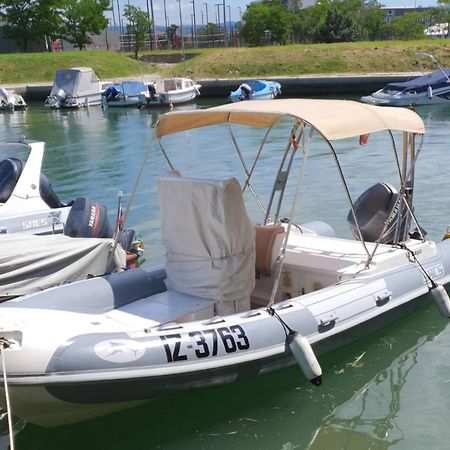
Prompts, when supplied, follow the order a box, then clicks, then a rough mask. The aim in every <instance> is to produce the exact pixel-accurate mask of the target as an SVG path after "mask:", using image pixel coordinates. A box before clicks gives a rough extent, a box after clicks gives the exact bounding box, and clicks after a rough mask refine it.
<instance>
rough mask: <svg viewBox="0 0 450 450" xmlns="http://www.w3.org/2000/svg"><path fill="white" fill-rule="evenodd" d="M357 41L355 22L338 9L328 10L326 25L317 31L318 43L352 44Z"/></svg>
mask: <svg viewBox="0 0 450 450" xmlns="http://www.w3.org/2000/svg"><path fill="white" fill-rule="evenodd" d="M357 39H358V32H357V29H356V24H355V22H354V21H353V20H352V19H351V18H350V17H349V16H348V15H346V14H344V13H343V12H341V11H340V10H339V9H338V8H336V7H331V8H330V9H328V11H327V14H326V16H325V21H324V23H323V24H322V25H321V26H319V28H318V29H317V40H318V42H327V43H331V42H352V41H356V40H357Z"/></svg>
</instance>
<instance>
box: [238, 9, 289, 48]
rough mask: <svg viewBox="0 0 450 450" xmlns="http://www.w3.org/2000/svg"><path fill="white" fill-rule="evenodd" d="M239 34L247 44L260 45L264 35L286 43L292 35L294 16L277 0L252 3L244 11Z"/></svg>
mask: <svg viewBox="0 0 450 450" xmlns="http://www.w3.org/2000/svg"><path fill="white" fill-rule="evenodd" d="M243 20H244V24H243V25H242V29H241V36H242V37H243V38H244V39H245V41H246V42H247V43H248V44H249V45H254V46H256V45H261V43H262V39H263V38H264V37H265V36H268V37H270V39H271V41H272V42H276V43H278V44H286V43H287V41H288V40H289V39H290V37H291V35H292V23H293V20H294V16H293V14H292V13H291V12H289V11H288V10H287V9H286V8H285V7H284V6H283V5H282V4H281V2H279V1H270V0H265V1H263V2H262V3H252V4H251V5H250V6H249V7H248V8H247V10H246V11H245V13H244V16H243Z"/></svg>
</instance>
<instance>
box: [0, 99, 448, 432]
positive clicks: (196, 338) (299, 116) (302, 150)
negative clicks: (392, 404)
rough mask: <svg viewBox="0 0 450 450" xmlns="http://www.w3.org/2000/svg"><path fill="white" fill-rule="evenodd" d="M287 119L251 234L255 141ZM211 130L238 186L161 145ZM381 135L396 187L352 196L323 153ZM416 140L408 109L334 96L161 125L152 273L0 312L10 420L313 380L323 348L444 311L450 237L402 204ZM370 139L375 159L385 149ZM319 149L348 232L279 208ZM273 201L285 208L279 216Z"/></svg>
mask: <svg viewBox="0 0 450 450" xmlns="http://www.w3.org/2000/svg"><path fill="white" fill-rule="evenodd" d="M286 120H290V121H291V123H292V128H291V127H290V126H289V128H288V131H287V134H288V135H287V142H286V148H285V150H284V151H282V152H280V151H278V155H279V159H280V161H281V165H280V167H279V168H278V169H276V170H275V171H274V172H275V174H274V187H273V189H272V191H271V192H269V195H268V203H267V207H264V208H262V211H261V214H262V220H260V223H261V225H257V226H255V225H254V223H253V222H252V221H251V220H250V218H249V216H248V214H247V211H246V209H247V208H248V205H247V206H246V205H245V203H244V199H243V194H242V193H243V192H244V194H245V195H246V194H251V195H253V196H254V197H256V198H257V199H258V201H257V204H259V205H262V204H263V203H262V201H261V199H262V197H260V196H257V195H256V188H255V184H254V180H253V175H254V173H255V171H256V169H257V167H258V164H259V162H260V161H261V158H264V157H267V156H270V155H265V156H264V151H263V150H264V149H263V145H262V144H264V143H268V141H269V139H268V132H269V131H270V130H271V129H272V128H273V127H276V126H277V125H278V126H281V127H283V126H285V125H283V124H285V123H286ZM209 126H218V127H219V128H220V129H222V128H223V127H225V129H229V131H230V132H231V139H230V145H233V144H235V146H236V150H237V158H236V160H237V161H238V162H239V163H241V162H242V167H243V169H244V170H243V174H244V176H243V181H241V183H239V182H238V181H237V180H236V179H235V178H227V179H222V180H217V179H201V178H190V177H187V176H185V174H184V173H183V171H182V172H181V176H180V172H178V171H177V170H175V169H180V170H183V168H182V167H176V168H175V167H174V164H173V162H172V159H169V153H170V152H169V150H168V149H166V148H164V147H163V142H169V143H171V142H172V143H173V140H172V136H173V135H174V134H176V133H184V132H189V133H194V130H196V129H197V128H199V129H202V128H203V127H209ZM245 127H260V128H267V130H268V132H267V133H266V134H265V135H264V134H263V135H262V136H263V142H262V144H261V146H259V147H258V146H256V147H253V146H252V147H251V148H249V149H246V150H245V151H242V150H241V149H240V148H239V146H238V139H237V136H238V133H237V132H236V130H237V129H238V130H237V131H239V133H240V132H242V129H243V128H245ZM285 129H286V126H285ZM198 131H201V130H198ZM382 131H386V132H387V133H385V134H387V137H388V141H389V140H390V139H391V138H392V142H393V143H394V144H395V143H396V141H397V140H398V138H403V144H402V146H400V147H397V146H396V144H395V145H394V148H393V150H394V154H395V157H394V158H393V160H394V164H396V165H397V170H396V173H397V175H398V178H399V182H398V186H397V189H396V188H395V187H394V186H393V185H390V184H386V183H384V182H381V183H377V184H376V185H374V186H372V187H371V188H369V189H368V190H367V191H366V192H365V193H364V194H363V195H361V196H360V197H359V198H358V199H357V200H354V199H353V197H352V195H351V194H350V192H351V191H350V189H349V186H348V183H347V182H348V180H346V179H345V178H344V176H343V174H344V172H343V170H342V165H341V159H340V156H339V152H338V151H337V147H336V144H337V143H338V141H340V140H342V139H345V138H350V139H351V138H355V137H356V138H359V137H360V136H361V135H365V134H367V133H375V132H382ZM195 132H197V130H196V131H195ZM424 132H425V129H424V125H423V122H422V120H421V119H420V118H419V116H418V115H417V114H416V113H414V112H413V111H410V110H407V109H394V108H389V107H387V108H379V107H376V106H372V105H364V104H361V103H357V102H352V101H341V100H298V99H288V100H270V101H260V102H258V101H255V102H242V103H237V104H229V105H223V106H219V107H215V108H210V109H207V110H195V111H183V112H176V113H169V114H166V115H164V116H162V117H161V118H160V120H159V122H158V124H157V128H156V136H157V138H158V141H159V142H160V144H161V149H162V152H163V155H164V157H165V158H166V160H167V162H168V165H169V169H170V173H169V174H167V175H165V176H162V177H160V178H159V180H158V190H159V201H160V208H161V218H162V239H163V244H164V246H165V248H166V251H167V255H166V263H165V266H162V267H155V268H153V269H148V270H143V269H137V270H134V271H131V272H124V273H119V274H114V275H110V276H105V277H99V278H95V279H91V280H86V281H81V282H78V283H73V284H71V285H68V286H61V287H57V288H53V289H50V290H48V291H45V292H42V293H37V294H32V295H29V296H26V297H23V298H20V299H17V300H12V301H8V302H5V303H4V304H2V305H0V329H1V334H0V335H1V337H3V339H4V341H3V342H4V346H5V347H7V348H5V349H4V350H3V352H4V357H5V361H6V362H5V370H6V373H7V375H8V381H7V383H8V387H9V395H10V399H11V408H12V413H13V414H15V415H17V416H18V417H21V418H24V419H26V420H28V421H31V422H34V423H37V424H40V425H44V426H55V425H60V424H64V423H70V422H76V421H79V420H84V419H87V418H89V417H94V416H98V415H102V414H105V413H107V412H109V411H113V410H116V409H120V408H126V407H129V406H130V405H133V404H136V403H139V402H143V401H148V400H150V399H152V398H155V397H157V396H161V395H164V393H166V392H170V391H172V392H175V391H180V390H183V389H193V388H200V387H203V386H211V385H217V384H220V383H230V382H234V381H237V380H240V379H242V378H245V377H248V376H256V375H258V374H265V373H268V372H270V371H274V370H278V369H281V368H283V367H286V366H289V365H292V364H295V363H296V362H297V363H298V364H299V365H300V368H301V370H302V372H303V374H304V375H305V377H306V378H307V379H309V380H311V381H313V382H314V383H315V384H316V385H319V384H320V381H321V367H320V360H319V359H318V357H320V355H321V354H323V353H325V352H329V351H331V350H333V349H335V348H337V347H340V346H343V345H345V344H346V343H348V342H351V341H353V340H355V339H357V338H358V337H361V336H363V335H365V334H367V333H369V332H371V331H373V330H375V329H377V328H380V327H382V326H385V325H387V324H389V323H391V322H393V321H395V320H397V319H398V318H399V317H401V316H403V315H405V314H409V313H411V312H412V311H414V310H415V309H417V308H418V307H420V306H421V305H423V304H424V303H425V302H427V301H429V299H430V298H431V296H429V295H427V294H428V293H429V292H430V291H431V293H432V294H433V297H434V298H435V299H436V301H437V303H438V306H439V308H440V310H441V312H442V313H443V314H444V315H445V316H447V317H448V316H449V315H450V308H449V300H448V296H447V294H446V292H445V290H444V289H443V287H442V285H444V284H447V283H448V282H449V281H450V241H449V240H446V241H442V242H439V243H435V242H432V241H429V240H427V239H426V238H425V236H424V232H423V231H422V229H421V227H419V226H418V224H417V220H416V218H415V215H414V209H413V206H412V200H413V187H414V167H415V163H416V160H417V156H418V154H419V152H420V150H421V144H422V139H419V140H420V142H417V137H419V138H421V137H422V136H423V134H424ZM314 137H320V138H321V142H322V145H320V142H318V139H315V138H314ZM371 140H372V138H371ZM183 142H187V140H184V141H183ZM194 142H195V141H194ZM201 142H204V141H201ZM323 144H324V145H323ZM379 145H380V149H379V151H380V152H385V151H386V142H385V141H384V140H383V141H382V142H381V143H380V144H379ZM398 148H399V151H397V149H398ZM175 150H177V151H178V152H180V147H178V146H175ZM183 150H185V149H183ZM211 151H214V152H215V151H216V150H215V148H214V147H211ZM349 151H350V150H349V148H346V149H345V150H344V153H348V152H349ZM317 152H322V155H323V154H326V152H327V153H328V154H329V155H330V158H331V160H332V161H334V163H335V166H336V168H337V172H338V174H339V177H340V178H341V181H342V184H343V192H344V194H345V195H346V196H347V197H348V200H349V209H350V211H349V214H348V221H349V224H350V227H351V230H352V232H353V234H354V236H355V238H338V237H336V236H335V235H334V233H333V230H332V229H331V228H330V227H328V226H326V225H325V224H320V223H319V224H318V225H317V223H316V224H312V225H309V226H298V225H296V226H293V225H294V217H297V216H298V214H300V215H301V209H300V213H296V211H295V208H294V206H292V205H295V204H296V200H297V197H298V194H299V192H300V191H301V187H302V181H303V178H304V176H305V171H306V169H307V167H306V162H307V160H308V158H310V159H313V158H314V157H315V155H317V154H318V153H317ZM182 153H183V152H182ZM176 154H177V152H175V153H174V155H176ZM249 154H250V155H252V160H248V159H246V158H247V157H248V155H249ZM244 156H245V158H244ZM272 156H273V155H272ZM344 156H345V155H344ZM184 160H186V159H184ZM219 161H220V164H221V166H223V159H219ZM269 167H272V165H270V166H269ZM207 168H208V171H209V172H211V171H212V166H211V165H208V166H207ZM221 169H223V167H221ZM363 176H364V175H363ZM286 187H288V188H292V189H293V192H292V193H291V195H290V196H288V195H286V196H285V195H284V192H285V189H286ZM284 197H285V198H289V199H290V200H289V201H288V210H289V211H290V213H289V217H288V218H287V219H286V220H283V221H281V220H280V217H281V216H280V211H282V208H281V206H282V202H283V198H284ZM286 201H287V200H285V202H286ZM413 228H417V231H415V232H413ZM317 389H320V388H317ZM318 395H320V393H319V392H318ZM1 398H3V393H2V396H1Z"/></svg>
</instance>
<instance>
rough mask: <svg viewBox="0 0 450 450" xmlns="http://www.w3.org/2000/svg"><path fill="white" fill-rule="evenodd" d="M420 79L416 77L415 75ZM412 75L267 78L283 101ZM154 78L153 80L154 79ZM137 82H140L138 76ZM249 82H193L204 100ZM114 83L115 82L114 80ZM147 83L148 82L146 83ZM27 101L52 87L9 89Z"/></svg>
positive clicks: (353, 90)
mask: <svg viewBox="0 0 450 450" xmlns="http://www.w3.org/2000/svg"><path fill="white" fill-rule="evenodd" d="M417 75H419V74H417ZM411 76H412V74H411V73H408V74H402V73H397V74H395V73H381V74H367V75H358V74H346V75H321V76H320V75H310V76H307V75H303V76H299V77H282V76H281V77H266V78H265V79H268V80H274V81H278V82H279V83H281V90H282V94H283V97H318V96H319V97H320V96H338V97H339V96H344V95H363V94H370V93H372V92H374V91H376V90H377V89H380V88H382V87H383V86H385V85H386V84H387V83H391V82H396V81H404V80H407V79H409V78H411ZM153 78H156V76H154V77H153ZM136 79H141V77H139V76H137V77H136ZM248 79H249V78H242V79H241V78H222V79H205V80H196V81H197V82H199V83H200V84H201V85H202V89H201V94H202V97H204V98H226V97H227V96H228V95H229V93H230V91H232V90H234V89H236V88H237V87H238V86H239V85H240V84H241V83H243V82H245V81H247V80H248ZM115 81H117V80H115ZM146 81H147V80H146ZM8 87H11V88H14V89H15V90H16V92H17V93H19V94H21V95H22V96H23V97H24V98H25V99H26V100H44V99H45V98H46V97H47V95H48V94H49V92H50V89H51V84H48V83H34V84H27V85H11V86H8Z"/></svg>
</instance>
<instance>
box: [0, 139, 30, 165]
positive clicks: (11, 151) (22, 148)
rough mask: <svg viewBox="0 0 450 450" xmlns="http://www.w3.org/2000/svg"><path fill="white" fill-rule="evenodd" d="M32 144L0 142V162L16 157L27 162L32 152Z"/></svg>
mask: <svg viewBox="0 0 450 450" xmlns="http://www.w3.org/2000/svg"><path fill="white" fill-rule="evenodd" d="M30 150H31V149H30V146H29V145H27V144H23V143H3V144H0V162H1V161H3V160H5V159H8V158H15V159H20V160H21V161H22V162H25V161H26V160H27V159H28V155H29V154H30Z"/></svg>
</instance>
